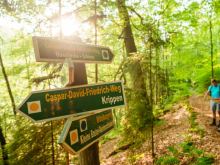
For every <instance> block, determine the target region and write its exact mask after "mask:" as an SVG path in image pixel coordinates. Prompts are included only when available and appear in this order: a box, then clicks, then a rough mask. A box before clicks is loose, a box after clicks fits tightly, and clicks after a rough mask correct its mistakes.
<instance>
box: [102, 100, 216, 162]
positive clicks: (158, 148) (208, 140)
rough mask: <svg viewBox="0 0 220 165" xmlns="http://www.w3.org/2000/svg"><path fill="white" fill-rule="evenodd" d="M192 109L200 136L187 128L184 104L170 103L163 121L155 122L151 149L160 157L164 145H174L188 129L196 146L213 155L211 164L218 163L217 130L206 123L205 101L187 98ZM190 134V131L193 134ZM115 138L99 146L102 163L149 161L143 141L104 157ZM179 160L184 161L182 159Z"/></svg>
mask: <svg viewBox="0 0 220 165" xmlns="http://www.w3.org/2000/svg"><path fill="white" fill-rule="evenodd" d="M189 103H190V105H191V106H192V107H193V111H194V112H196V113H197V119H196V122H197V123H198V125H199V127H202V128H203V130H204V136H203V137H201V136H197V135H196V133H191V132H189V130H190V124H189V116H190V114H189V112H188V111H187V110H186V106H184V105H177V106H174V108H173V110H172V111H171V112H168V113H167V114H166V115H164V116H163V117H161V120H162V121H163V124H162V125H161V126H157V127H156V128H155V132H154V141H155V153H156V157H160V156H161V155H164V154H166V153H167V152H168V149H167V148H168V146H174V145H178V144H180V143H182V142H183V141H185V140H186V138H187V136H188V135H189V133H190V134H191V135H192V137H193V142H194V143H195V145H196V147H197V148H199V149H202V150H203V151H205V153H209V154H210V153H211V154H212V155H214V156H215V165H220V133H219V132H217V130H216V127H211V126H209V123H210V121H211V112H210V110H209V103H208V101H206V102H205V101H203V100H202V97H198V96H193V97H191V98H190V99H189ZM193 134H194V135H193ZM118 141H119V139H114V140H112V141H108V142H107V143H105V144H104V145H102V146H101V147H100V148H101V164H102V165H152V164H153V163H152V157H151V143H150V142H149V141H146V142H145V143H144V144H143V146H142V147H141V148H139V149H136V150H126V151H122V152H119V153H118V154H116V155H114V156H111V157H108V155H109V154H110V153H111V152H112V151H114V149H116V148H117V143H118ZM180 164H182V165H183V164H185V165H187V163H184V160H183V161H182V162H181V163H180Z"/></svg>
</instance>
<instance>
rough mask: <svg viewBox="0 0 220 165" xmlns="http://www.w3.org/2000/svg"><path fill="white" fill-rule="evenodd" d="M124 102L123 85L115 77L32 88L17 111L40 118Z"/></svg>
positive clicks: (72, 113) (55, 116)
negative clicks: (80, 83) (37, 88)
mask: <svg viewBox="0 0 220 165" xmlns="http://www.w3.org/2000/svg"><path fill="white" fill-rule="evenodd" d="M124 105H125V96H124V89H123V85H122V82H121V81H118V82H111V83H101V84H94V85H83V86H75V87H69V88H61V89H54V90H46V91H36V92H32V93H31V94H30V95H29V96H28V97H27V98H26V99H25V100H24V101H23V103H22V104H21V105H20V106H19V108H18V110H17V111H18V112H20V113H21V114H22V115H25V116H26V117H28V118H30V119H31V120H32V121H35V122H42V121H49V120H56V119H60V118H66V117H69V116H73V115H75V116H77V115H80V114H85V113H88V112H93V111H100V110H106V109H109V108H114V107H120V106H124Z"/></svg>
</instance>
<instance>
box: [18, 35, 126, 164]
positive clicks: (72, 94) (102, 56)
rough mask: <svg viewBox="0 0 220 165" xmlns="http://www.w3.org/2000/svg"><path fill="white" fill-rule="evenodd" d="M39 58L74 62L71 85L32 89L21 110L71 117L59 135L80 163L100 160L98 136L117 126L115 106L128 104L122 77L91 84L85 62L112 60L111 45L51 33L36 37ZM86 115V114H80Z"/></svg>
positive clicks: (37, 117)
mask: <svg viewBox="0 0 220 165" xmlns="http://www.w3.org/2000/svg"><path fill="white" fill-rule="evenodd" d="M32 39H33V46H34V52H35V57H36V61H40V62H50V61H51V62H64V61H65V60H66V59H68V60H70V61H71V63H72V62H74V66H71V67H69V83H68V86H69V87H67V88H60V89H52V90H44V91H36V92H32V93H31V94H30V95H29V96H28V97H27V98H26V99H25V100H24V101H23V102H22V103H21V105H20V106H19V108H18V110H17V111H18V112H19V113H21V114H22V115H24V116H25V117H27V118H29V119H31V120H32V121H34V122H43V121H51V120H56V119H61V118H68V120H67V122H66V123H65V126H64V129H63V131H62V134H61V137H60V139H59V144H61V145H62V146H63V147H64V148H65V149H66V150H67V151H68V152H70V153H79V159H80V164H82V165H84V164H85V165H87V164H94V165H98V164H99V153H98V152H99V151H98V142H97V141H98V139H99V138H100V137H102V136H103V135H105V134H106V133H107V132H108V131H110V130H111V129H112V128H113V127H114V124H113V117H112V110H109V108H116V107H122V106H125V95H124V88H123V84H122V82H121V81H116V82H109V83H100V84H93V85H86V84H87V75H86V68H85V63H111V62H112V60H113V57H114V55H113V53H112V52H111V50H110V49H109V48H108V47H103V46H96V45H89V44H82V43H78V42H73V41H67V40H61V39H54V38H49V37H33V38H32ZM79 115H83V116H79Z"/></svg>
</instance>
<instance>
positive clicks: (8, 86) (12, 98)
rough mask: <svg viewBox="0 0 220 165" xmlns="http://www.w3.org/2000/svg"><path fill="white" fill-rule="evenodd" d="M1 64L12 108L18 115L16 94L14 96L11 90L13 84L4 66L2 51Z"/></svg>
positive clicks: (0, 55)
mask: <svg viewBox="0 0 220 165" xmlns="http://www.w3.org/2000/svg"><path fill="white" fill-rule="evenodd" d="M0 65H1V68H2V74H3V76H4V79H5V82H6V86H7V89H8V94H9V96H10V99H11V105H12V108H13V113H14V115H16V111H15V110H16V106H15V101H14V96H13V94H12V91H11V86H10V83H9V81H8V76H7V74H6V71H5V67H4V64H3V60H2V54H1V53H0Z"/></svg>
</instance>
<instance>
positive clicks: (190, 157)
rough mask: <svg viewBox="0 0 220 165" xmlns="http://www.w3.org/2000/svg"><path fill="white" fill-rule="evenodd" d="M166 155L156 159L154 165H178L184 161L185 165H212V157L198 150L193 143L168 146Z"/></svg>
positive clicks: (187, 142)
mask: <svg viewBox="0 0 220 165" xmlns="http://www.w3.org/2000/svg"><path fill="white" fill-rule="evenodd" d="M167 149H168V153H167V154H165V155H163V156H161V157H159V158H157V160H156V165H178V164H180V163H181V160H182V159H183V158H184V159H185V161H186V162H185V164H192V165H212V164H213V163H214V157H213V156H212V155H208V154H205V152H204V151H203V150H201V149H198V148H197V147H196V146H195V145H194V144H193V142H191V141H185V142H183V143H181V144H179V145H177V146H169V147H168V148H167Z"/></svg>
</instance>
